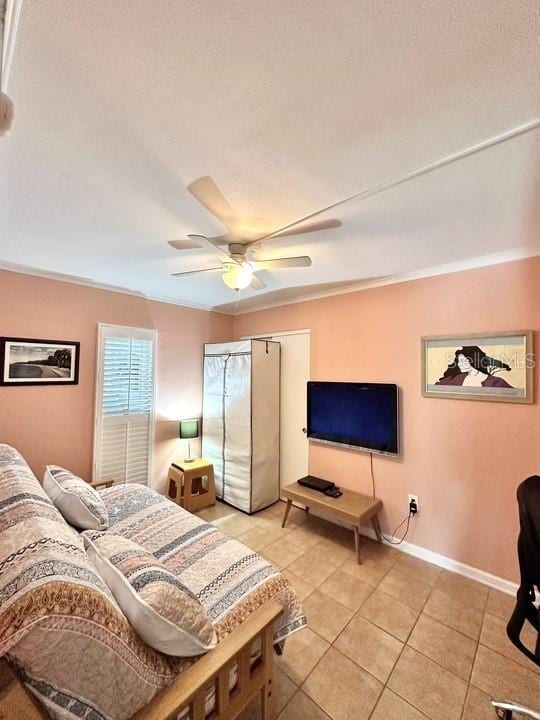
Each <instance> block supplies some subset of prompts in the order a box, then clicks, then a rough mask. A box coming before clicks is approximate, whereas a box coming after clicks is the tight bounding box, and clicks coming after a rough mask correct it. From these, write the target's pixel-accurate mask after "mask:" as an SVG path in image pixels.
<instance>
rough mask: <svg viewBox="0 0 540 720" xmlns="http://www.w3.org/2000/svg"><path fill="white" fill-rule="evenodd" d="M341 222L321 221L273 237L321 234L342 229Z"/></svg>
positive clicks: (275, 234) (333, 220) (332, 220)
mask: <svg viewBox="0 0 540 720" xmlns="http://www.w3.org/2000/svg"><path fill="white" fill-rule="evenodd" d="M341 225H342V223H341V220H338V219H337V218H335V219H331V220H321V221H320V222H314V223H309V224H308V225H300V226H299V227H296V226H295V227H292V228H290V229H289V230H284V231H283V232H281V233H280V232H279V230H277V231H276V232H275V233H274V234H273V235H272V236H271V237H273V238H274V237H290V236H291V235H304V234H305V233H312V232H319V231H320V230H331V229H332V228H338V227H341ZM256 242H261V240H252V241H251V242H250V243H247V244H248V245H253V244H254V243H256Z"/></svg>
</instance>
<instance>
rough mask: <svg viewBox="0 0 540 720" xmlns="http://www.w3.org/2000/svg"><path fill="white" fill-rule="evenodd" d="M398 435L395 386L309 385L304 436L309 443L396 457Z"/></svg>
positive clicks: (338, 383) (312, 382)
mask: <svg viewBox="0 0 540 720" xmlns="http://www.w3.org/2000/svg"><path fill="white" fill-rule="evenodd" d="M398 435H399V428H398V388H397V385H392V384H387V383H358V382H318V381H311V382H308V386H307V436H308V438H310V439H311V440H316V441H317V442H322V443H328V444H331V445H341V446H346V447H348V448H353V449H355V450H366V451H367V452H374V453H380V454H382V455H397V454H398V452H399V448H398Z"/></svg>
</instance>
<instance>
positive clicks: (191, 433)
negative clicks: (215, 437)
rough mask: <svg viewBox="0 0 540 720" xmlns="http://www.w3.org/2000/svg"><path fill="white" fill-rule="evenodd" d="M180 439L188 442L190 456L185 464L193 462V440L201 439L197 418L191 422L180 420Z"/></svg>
mask: <svg viewBox="0 0 540 720" xmlns="http://www.w3.org/2000/svg"><path fill="white" fill-rule="evenodd" d="M179 431H180V433H179V434H180V438H181V439H182V440H187V441H188V456H187V458H186V459H185V460H184V462H193V461H194V460H195V458H192V457H191V442H190V441H191V440H193V439H194V438H198V437H199V421H198V419H197V418H192V419H190V420H180V428H179Z"/></svg>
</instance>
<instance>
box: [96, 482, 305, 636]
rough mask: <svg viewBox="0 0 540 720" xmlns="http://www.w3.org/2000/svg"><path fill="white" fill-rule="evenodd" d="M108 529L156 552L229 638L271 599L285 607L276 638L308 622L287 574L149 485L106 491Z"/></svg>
mask: <svg viewBox="0 0 540 720" xmlns="http://www.w3.org/2000/svg"><path fill="white" fill-rule="evenodd" d="M102 496H103V499H104V501H105V504H106V506H107V510H108V512H109V522H110V531H111V532H114V533H118V534H120V535H123V536H124V537H127V538H130V539H131V540H133V541H134V542H137V543H139V544H140V545H142V546H143V547H145V548H146V549H147V550H149V551H150V552H152V553H153V554H154V555H155V556H156V557H157V558H159V559H160V560H161V562H163V563H164V564H165V565H166V566H167V568H168V569H169V570H170V571H171V572H173V573H174V574H175V575H177V577H178V578H179V579H180V580H181V582H182V583H183V584H184V585H186V587H188V588H189V589H190V590H191V591H192V592H193V593H194V594H195V596H196V597H197V598H198V599H199V601H200V602H201V604H202V605H203V607H204V608H205V609H206V611H207V613H208V616H209V617H210V619H211V621H212V623H213V624H214V626H215V628H216V632H217V634H218V640H222V639H223V638H225V637H226V636H227V635H228V634H229V633H230V632H231V631H232V630H234V628H235V627H238V626H239V625H240V624H241V623H242V622H243V621H244V620H245V619H246V618H247V617H249V615H250V614H251V613H252V612H253V611H254V610H256V609H257V608H258V607H260V606H261V605H262V604H263V603H264V602H266V601H267V600H270V599H275V600H277V601H278V602H279V603H280V604H281V605H282V607H283V613H282V615H281V618H280V621H279V624H278V626H277V627H276V628H275V642H276V643H279V642H281V641H283V640H284V639H285V638H286V637H287V636H288V635H290V634H291V633H293V632H295V631H296V630H298V629H299V628H301V627H303V626H304V625H305V622H306V620H305V616H304V613H303V610H302V607H301V605H300V603H299V601H298V599H297V597H296V594H295V592H294V590H293V588H292V586H291V585H290V583H289V582H288V580H286V579H285V578H284V577H283V575H281V574H280V573H279V572H277V571H276V570H274V568H273V567H272V566H271V565H269V564H268V562H267V561H266V560H263V558H262V557H261V556H260V555H258V554H257V553H255V552H253V551H251V550H250V549H249V548H247V547H246V546H245V545H243V544H242V543H240V542H238V541H237V540H234V539H232V538H229V537H228V536H227V535H224V534H223V533H222V532H221V531H220V530H218V528H216V527H215V526H214V525H211V524H209V523H207V522H204V521H203V520H200V519H199V518H198V517H196V516H194V515H192V514H191V513H188V512H187V511H185V510H183V509H182V508H180V507H178V506H177V505H176V504H174V503H172V502H171V501H170V500H168V499H167V498H164V497H163V496H162V495H159V494H158V493H156V492H154V491H153V490H150V489H148V488H144V487H140V486H135V485H119V486H116V487H112V488H109V489H108V490H104V491H103V492H102Z"/></svg>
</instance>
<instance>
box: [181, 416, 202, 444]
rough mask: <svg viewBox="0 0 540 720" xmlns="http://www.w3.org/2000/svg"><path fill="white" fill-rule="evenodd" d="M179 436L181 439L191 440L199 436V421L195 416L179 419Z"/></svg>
mask: <svg viewBox="0 0 540 720" xmlns="http://www.w3.org/2000/svg"><path fill="white" fill-rule="evenodd" d="M179 437H180V438H181V439H182V440H193V439H194V438H198V437H199V421H198V419H197V418H193V419H191V420H180V428H179Z"/></svg>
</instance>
